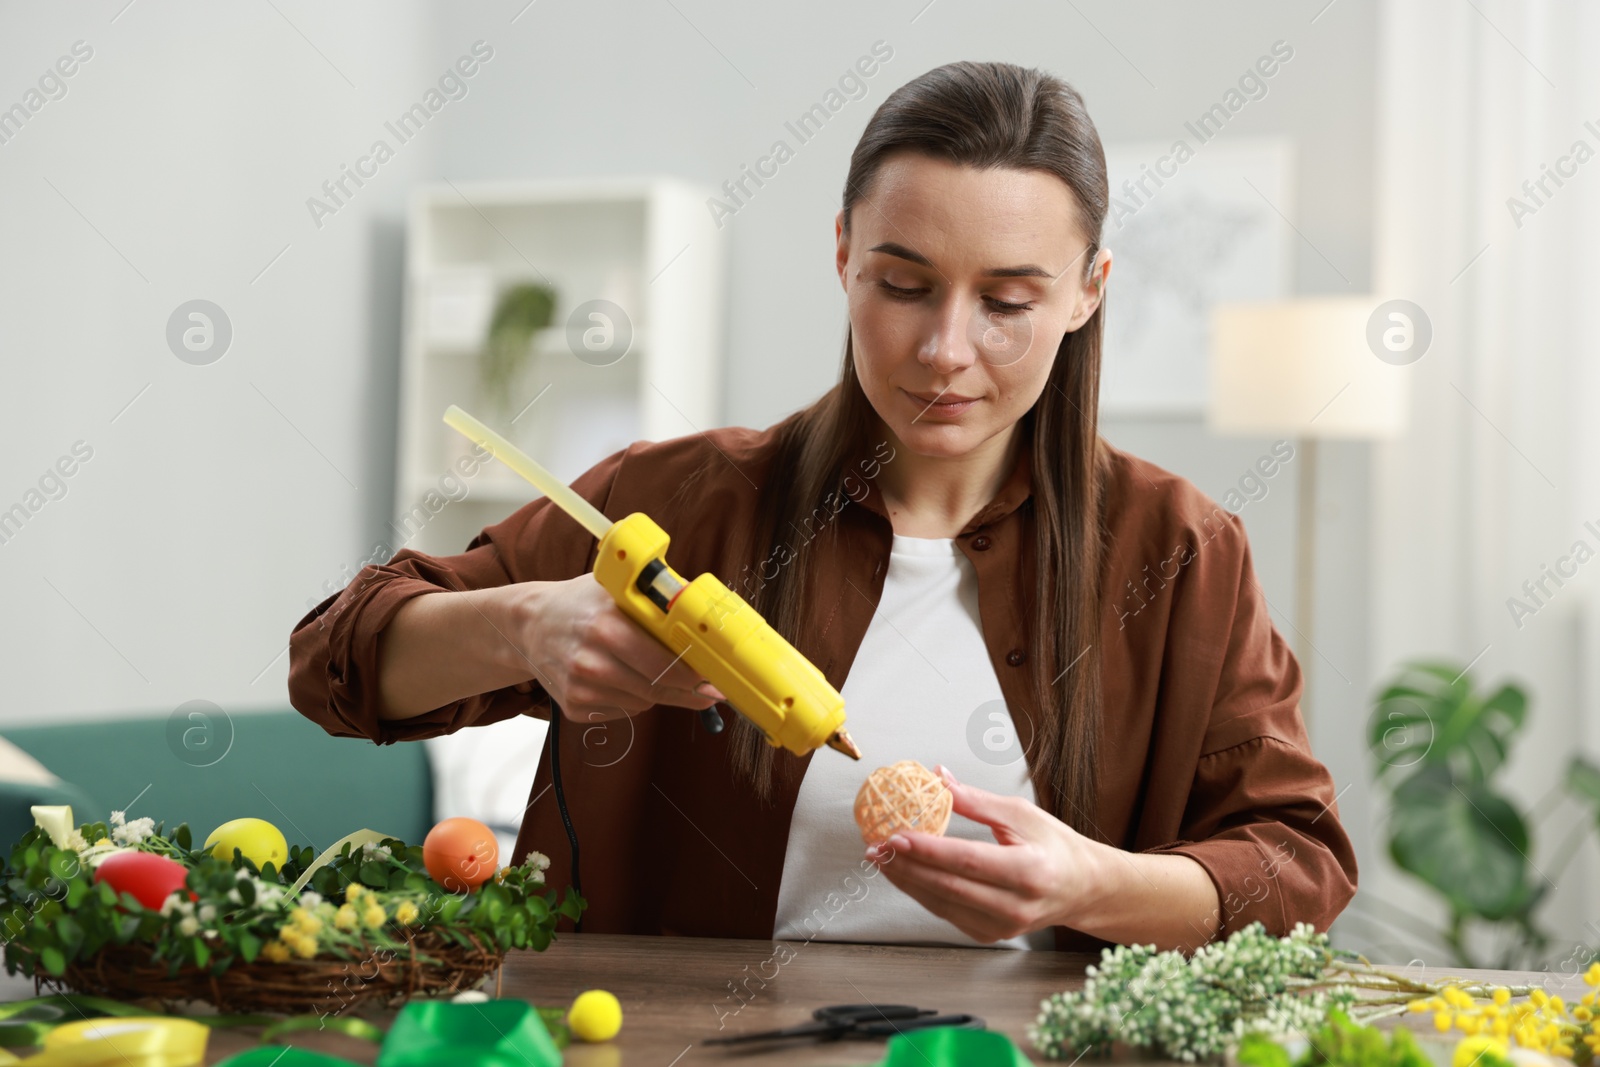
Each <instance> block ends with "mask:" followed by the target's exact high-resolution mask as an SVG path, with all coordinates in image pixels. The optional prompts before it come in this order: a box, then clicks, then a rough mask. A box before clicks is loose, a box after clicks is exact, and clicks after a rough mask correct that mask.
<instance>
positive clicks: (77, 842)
mask: <svg viewBox="0 0 1600 1067" xmlns="http://www.w3.org/2000/svg"><path fill="white" fill-rule="evenodd" d="M67 847H68V848H70V849H72V851H74V852H76V853H77V854H78V855H79V857H82V856H83V854H84V853H85V852H87V851H89V842H88V841H87V840H85V839H84V836H83V831H82V830H76V829H75V830H72V831H69V832H68V834H67Z"/></svg>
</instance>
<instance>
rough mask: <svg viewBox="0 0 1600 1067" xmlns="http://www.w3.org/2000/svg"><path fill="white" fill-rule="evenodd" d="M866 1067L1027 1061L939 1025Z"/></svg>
mask: <svg viewBox="0 0 1600 1067" xmlns="http://www.w3.org/2000/svg"><path fill="white" fill-rule="evenodd" d="M380 1062H381V1061H380ZM867 1067H1029V1061H1028V1057H1027V1056H1025V1055H1024V1054H1023V1052H1022V1050H1021V1049H1019V1048H1018V1047H1017V1046H1016V1045H1015V1044H1013V1043H1012V1041H1011V1039H1010V1038H1009V1037H1007V1036H1006V1035H1005V1034H1001V1033H996V1032H995V1031H993V1030H962V1029H959V1028H957V1027H953V1026H939V1027H934V1028H932V1029H928V1030H912V1031H909V1032H907V1033H903V1034H896V1035H895V1036H894V1037H891V1038H890V1039H889V1047H888V1050H887V1051H886V1052H885V1053H884V1057H883V1059H881V1060H879V1061H878V1062H877V1063H874V1064H869V1065H867Z"/></svg>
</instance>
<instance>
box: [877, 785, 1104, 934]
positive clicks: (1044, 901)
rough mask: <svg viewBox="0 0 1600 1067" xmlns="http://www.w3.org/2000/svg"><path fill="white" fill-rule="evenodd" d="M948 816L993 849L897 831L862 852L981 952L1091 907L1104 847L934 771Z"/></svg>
mask: <svg viewBox="0 0 1600 1067" xmlns="http://www.w3.org/2000/svg"><path fill="white" fill-rule="evenodd" d="M938 770H939V773H940V775H941V776H942V777H943V778H944V781H945V785H947V786H948V787H949V789H950V792H951V794H952V796H953V800H954V811H955V814H957V815H963V816H965V817H966V818H969V819H972V820H973V821H975V822H980V823H983V824H984V825H985V826H988V827H989V828H990V829H991V830H993V831H994V837H995V842H996V843H994V844H990V843H989V842H987V841H969V840H964V839H962V838H956V837H942V836H939V835H936V834H928V833H922V832H920V831H915V830H911V831H901V832H900V833H897V834H895V835H894V836H893V837H891V838H889V840H888V841H887V842H884V843H883V844H881V845H873V846H871V847H869V848H868V849H867V859H869V860H871V861H872V862H873V863H875V864H877V865H878V867H879V868H880V869H881V870H883V872H884V873H885V874H887V875H888V876H889V880H890V881H891V882H893V883H894V884H895V885H896V886H898V887H899V888H900V889H901V890H903V891H904V892H905V893H906V895H908V896H910V897H911V898H913V899H914V900H916V901H917V902H918V903H920V904H921V905H922V906H923V907H925V908H927V909H928V910H929V911H931V912H932V913H933V914H935V915H937V916H939V917H940V918H942V919H945V920H947V921H948V922H950V923H951V924H953V925H954V926H955V927H956V928H957V929H959V930H960V931H961V932H962V933H964V934H966V935H967V936H969V937H971V938H972V939H973V940H975V941H978V942H980V943H983V944H991V943H993V942H996V941H1004V940H1006V939H1008V938H1012V937H1017V936H1018V935H1021V934H1026V933H1030V932H1032V931H1034V930H1039V929H1042V928H1044V927H1048V926H1055V925H1061V924H1066V923H1068V920H1069V918H1070V917H1073V916H1076V915H1078V914H1079V913H1080V912H1081V911H1083V910H1084V909H1085V908H1086V907H1087V906H1089V905H1090V904H1091V903H1092V898H1093V895H1094V894H1095V892H1096V890H1097V889H1099V888H1103V887H1102V886H1100V885H1097V882H1098V881H1099V879H1097V878H1096V876H1095V873H1094V872H1095V871H1096V870H1097V869H1099V868H1100V866H1101V864H1102V862H1103V858H1104V857H1103V853H1104V851H1105V849H1106V846H1104V845H1101V844H1099V843H1098V842H1095V841H1091V840H1090V839H1089V838H1086V837H1084V836H1083V835H1082V834H1080V833H1078V832H1077V831H1076V830H1074V829H1072V827H1070V826H1068V825H1067V824H1066V823H1063V822H1062V821H1061V820H1059V819H1057V818H1056V817H1055V816H1053V815H1051V814H1050V813H1049V812H1047V811H1045V810H1044V809H1043V808H1040V807H1039V806H1038V805H1037V804H1034V803H1031V802H1030V801H1029V800H1028V799H1027V798H1025V797H1021V796H1002V795H1000V794H997V793H990V792H987V791H985V790H982V789H978V788H976V787H974V786H969V785H962V784H960V783H959V782H957V781H956V780H955V778H954V777H953V776H952V775H951V774H950V772H949V771H948V770H946V769H945V768H944V767H940V768H938Z"/></svg>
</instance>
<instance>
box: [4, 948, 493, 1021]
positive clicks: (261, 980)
mask: <svg viewBox="0 0 1600 1067" xmlns="http://www.w3.org/2000/svg"><path fill="white" fill-rule="evenodd" d="M409 940H410V946H409V949H410V950H409V951H407V952H405V953H393V952H391V951H388V950H381V949H380V950H375V951H374V952H373V953H372V954H371V955H369V956H367V957H366V958H365V959H362V960H324V959H309V960H303V959H290V960H285V961H283V962H282V963H262V962H256V963H241V964H235V965H234V966H231V967H229V968H228V969H227V970H225V971H223V972H222V973H221V974H213V973H211V972H210V971H209V970H205V969H202V968H199V967H196V966H195V965H193V964H188V965H186V966H182V967H180V968H179V969H178V971H177V973H176V974H168V969H167V967H166V966H165V965H157V964H152V963H151V962H150V951H149V949H147V948H145V947H144V946H134V945H108V946H106V947H105V948H102V949H101V950H100V951H99V952H97V953H95V954H94V956H93V957H91V958H90V959H87V960H81V961H76V962H74V963H70V964H68V965H67V969H66V972H65V973H64V974H63V975H62V976H61V977H60V978H48V977H44V976H41V975H38V974H35V976H34V981H35V985H36V991H37V989H38V988H39V987H42V986H43V985H44V984H54V985H58V986H60V987H62V988H64V989H68V990H71V991H72V992H76V993H84V994H87V995H89V996H99V997H111V998H112V999H115V1000H154V1001H159V1002H160V1003H161V1005H162V1006H163V1007H164V1008H166V1009H167V1010H172V1009H173V1008H174V1007H175V1006H177V1005H181V1004H183V1003H184V1002H186V1001H196V1000H198V1001H204V1002H205V1003H207V1004H210V1005H212V1006H213V1007H215V1008H216V1009H217V1011H218V1012H220V1013H222V1014H225V1015H227V1014H240V1015H253V1014H257V1013H274V1014H276V1013H281V1014H285V1015H298V1014H303V1013H307V1012H334V1013H337V1012H343V1011H346V1010H349V1009H353V1008H356V1007H358V1006H360V1005H363V1004H366V1003H368V1002H375V1003H377V1004H381V1005H383V1006H386V1007H387V1006H389V1005H392V1004H395V1003H399V1002H404V1001H406V1000H409V999H411V998H412V997H440V996H451V995H454V994H456V993H460V992H464V991H466V990H469V989H475V988H477V987H478V986H479V985H480V984H481V983H482V982H483V981H484V979H486V978H487V977H488V976H489V975H491V974H495V975H498V971H499V968H500V965H501V963H502V962H503V961H504V960H505V955H506V953H505V950H504V949H495V948H491V947H489V946H487V945H484V944H482V943H477V944H476V945H475V946H474V947H472V948H463V947H461V946H459V945H453V944H450V943H448V942H446V941H444V939H443V938H441V937H439V935H438V934H432V933H426V932H425V933H421V934H415V935H413V936H412V937H411V938H410V939H409ZM496 984H497V989H496V993H497V995H498V983H496Z"/></svg>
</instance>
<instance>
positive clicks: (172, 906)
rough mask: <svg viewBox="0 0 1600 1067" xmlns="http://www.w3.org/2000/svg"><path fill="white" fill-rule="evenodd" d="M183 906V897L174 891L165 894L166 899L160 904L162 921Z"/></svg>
mask: <svg viewBox="0 0 1600 1067" xmlns="http://www.w3.org/2000/svg"><path fill="white" fill-rule="evenodd" d="M182 904H183V895H182V894H181V893H178V892H177V891H176V890H174V891H173V892H171V893H168V894H167V899H166V900H163V901H162V902H161V917H162V918H163V919H164V918H166V917H167V916H168V915H171V914H172V913H173V912H175V911H178V910H180V907H181V905H182Z"/></svg>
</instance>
